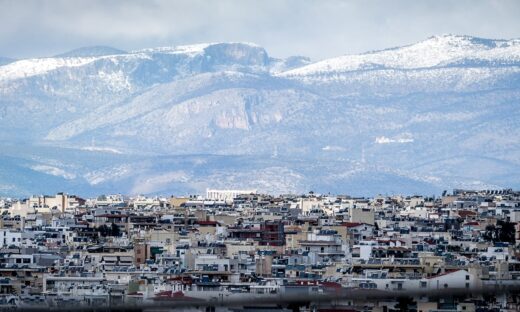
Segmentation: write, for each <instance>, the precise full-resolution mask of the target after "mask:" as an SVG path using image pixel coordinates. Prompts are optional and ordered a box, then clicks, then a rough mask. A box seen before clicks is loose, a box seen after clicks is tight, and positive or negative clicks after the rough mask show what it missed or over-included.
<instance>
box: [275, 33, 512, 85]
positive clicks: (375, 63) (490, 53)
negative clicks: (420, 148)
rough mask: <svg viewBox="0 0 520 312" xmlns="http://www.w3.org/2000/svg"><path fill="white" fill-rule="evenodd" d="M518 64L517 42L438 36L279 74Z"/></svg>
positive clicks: (326, 73)
mask: <svg viewBox="0 0 520 312" xmlns="http://www.w3.org/2000/svg"><path fill="white" fill-rule="evenodd" d="M513 63H520V41H519V40H516V39H513V40H492V39H483V38H477V37H471V36H459V35H440V36H433V37H430V38H428V39H426V40H424V41H421V42H418V43H415V44H412V45H408V46H403V47H397V48H391V49H386V50H381V51H372V52H367V53H363V54H357V55H345V56H340V57H335V58H331V59H326V60H323V61H320V62H317V63H314V64H311V65H308V66H304V67H301V68H297V69H294V70H291V71H287V72H285V73H282V74H281V75H282V76H288V77H291V76H295V77H298V76H306V77H312V76H319V77H320V78H323V76H324V75H335V76H336V77H337V75H338V74H341V73H345V72H351V71H357V70H367V69H368V70H370V69H420V68H431V67H443V66H453V65H456V66H458V65H467V64H471V65H472V66H478V65H479V64H485V65H486V66H487V65H489V64H492V65H500V64H508V65H511V64H513Z"/></svg>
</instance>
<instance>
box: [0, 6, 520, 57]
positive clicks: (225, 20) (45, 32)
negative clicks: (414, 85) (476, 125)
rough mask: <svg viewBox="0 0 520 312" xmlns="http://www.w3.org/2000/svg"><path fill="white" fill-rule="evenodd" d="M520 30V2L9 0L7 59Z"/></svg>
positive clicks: (349, 49) (362, 43)
mask: <svg viewBox="0 0 520 312" xmlns="http://www.w3.org/2000/svg"><path fill="white" fill-rule="evenodd" d="M446 33H451V34H467V35H474V36H480V37H486V38H503V39H510V38H519V37H520V1H517V0H510V1H506V0H502V1H476V0H467V1H466V0H457V1H441V0H433V1H417V0H414V1H366V0H364V1H339V0H337V1H336V0H330V1H327V0H316V1H305V0H299V1H296V0H295V1H290V0H288V1H283V0H272V1H268V0H258V1H246V0H236V1H233V0H229V1H209V0H208V1H198V0H187V1H153V0H143V1H131V0H124V1H110V0H85V1H83V0H80V1H73V0H63V1H59V0H54V1H51V0H40V1H37V0H34V1H32V0H0V56H7V57H13V58H24V57H33V56H50V55H54V54H58V53H61V52H65V51H68V50H71V49H74V48H78V47H83V46H90V45H109V46H113V47H116V48H120V49H125V50H133V49H140V48H145V47H156V46H170V45H181V44H190V43H201V42H221V41H247V42H255V43H257V44H259V45H262V46H263V47H265V48H266V49H267V51H268V52H269V54H270V55H272V56H275V57H285V56H289V55H305V56H310V57H311V58H312V59H314V60H317V59H322V58H326V57H331V56H338V55H343V54H352V53H359V52H365V51H368V50H376V49H382V48H388V47H395V46H399V45H405V44H410V43H414V42H417V41H420V40H424V39H426V38H428V37H430V36H432V35H437V34H446Z"/></svg>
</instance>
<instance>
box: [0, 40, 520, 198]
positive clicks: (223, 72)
mask: <svg viewBox="0 0 520 312" xmlns="http://www.w3.org/2000/svg"><path fill="white" fill-rule="evenodd" d="M519 101H520V41H519V40H491V39H482V38H474V37H468V36H452V35H445V36H436V37H432V38H429V39H427V40H425V41H422V42H419V43H417V44H413V45H409V46H406V47H399V48H393V49H388V50H383V51H374V52H368V53H365V54H360V55H347V56H341V57H338V58H332V59H328V60H323V61H319V62H316V63H310V61H309V60H308V59H307V58H304V57H289V58H287V59H277V58H273V57H271V56H269V55H268V54H267V52H266V51H265V50H264V49H263V48H261V47H259V46H257V45H254V44H249V43H213V44H198V45H190V46H180V47H163V48H153V49H144V50H139V51H131V52H126V53H124V52H123V51H117V50H113V49H111V48H88V49H79V50H77V51H73V52H72V53H68V54H65V55H62V56H58V57H55V58H43V59H29V60H19V61H15V62H12V63H9V64H6V65H2V66H0V121H1V123H0V142H1V143H0V147H3V152H2V153H1V154H0V157H5V159H8V161H7V163H8V164H10V165H5V166H4V167H2V168H3V169H1V168H0V169H1V170H3V171H1V172H3V175H0V185H3V190H4V191H2V188H1V187H0V194H1V193H2V192H3V193H15V194H24V195H28V194H30V193H33V192H36V193H40V192H43V191H45V192H49V191H51V190H56V191H59V190H65V191H68V190H70V191H74V192H81V193H85V194H95V193H96V192H128V193H154V192H201V191H203V190H204V188H206V187H229V188H247V187H255V188H258V189H259V190H261V191H266V192H267V191H269V192H280V193H283V192H302V191H308V190H310V189H312V190H314V191H318V192H329V191H330V192H342V193H351V194H358V195H359V194H361V195H369V194H374V193H379V192H387V193H392V192H406V193H410V192H412V193H421V192H428V193H435V192H440V191H442V190H443V189H446V188H448V189H449V188H451V187H476V188H491V187H520V184H519V182H518V181H517V179H516V177H517V176H518V174H520V161H519V159H520V142H519V141H518V140H517V139H516V138H517V137H520V124H519V120H520V118H519V117H520V108H519V106H518V103H519ZM34 155H39V157H37V158H35V157H34ZM17 173H19V174H17ZM47 176H48V177H49V178H50V179H51V180H52V181H56V182H53V183H49V184H47V185H46V186H43V185H41V186H40V184H44V181H45V177H47ZM32 177H34V178H32ZM51 180H50V181H51ZM31 181H32V182H31ZM35 181H37V182H35ZM61 185H62V187H61V188H60V186H61Z"/></svg>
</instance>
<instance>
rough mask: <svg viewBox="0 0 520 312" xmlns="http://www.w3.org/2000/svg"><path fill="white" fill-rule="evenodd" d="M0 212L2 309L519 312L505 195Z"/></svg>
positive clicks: (183, 200)
mask: <svg viewBox="0 0 520 312" xmlns="http://www.w3.org/2000/svg"><path fill="white" fill-rule="evenodd" d="M0 214H1V218H0V248H1V249H0V274H1V276H0V308H20V307H21V308H24V307H29V308H30V307H60V308H64V307H68V306H70V307H78V306H80V305H84V306H119V305H121V306H124V305H132V306H135V305H136V304H141V305H143V306H148V305H150V306H154V305H165V306H169V305H171V306H173V305H175V304H183V305H184V307H190V308H194V309H197V308H200V309H206V310H210V311H214V310H222V311H224V310H225V311H231V310H233V311H248V310H250V311H256V310H259V309H260V310H261V311H267V310H269V311H273V310H276V311H279V310H284V311H290V310H295V309H296V310H312V311H322V312H323V311H328V312H330V311H381V312H390V311H402V310H412V311H417V312H428V311H430V312H432V311H446V312H447V311H519V310H520V296H519V295H517V294H518V293H519V292H518V291H517V290H518V288H517V287H518V286H520V261H519V260H520V249H518V248H517V247H518V244H517V242H520V192H515V191H512V190H499V191H497V190H493V191H469V190H454V191H453V192H452V193H450V194H446V192H445V193H444V194H443V195H442V196H440V197H424V196H407V197H406V196H377V197H374V198H355V197H350V196H341V195H334V196H333V195H321V194H315V193H313V192H310V193H308V194H304V195H280V196H272V195H265V194H258V193H257V192H256V190H243V191H241V190H208V191H207V194H206V195H205V196H198V195H197V196H195V195H193V196H186V197H175V196H172V197H145V196H138V197H135V198H131V197H126V196H122V195H102V196H99V197H98V198H92V199H83V198H80V197H78V196H72V195H68V194H64V193H59V194H56V195H54V196H33V197H30V198H26V199H10V198H0ZM515 289H516V290H515ZM439 294H440V295H439ZM367 296H368V297H367ZM370 296H372V297H370ZM367 298H372V299H367ZM231 306H233V307H231Z"/></svg>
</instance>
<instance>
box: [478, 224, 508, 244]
mask: <svg viewBox="0 0 520 312" xmlns="http://www.w3.org/2000/svg"><path fill="white" fill-rule="evenodd" d="M515 232H516V229H515V223H513V222H507V221H498V222H497V225H496V226H495V225H488V226H486V230H485V232H484V235H482V237H483V238H484V239H485V240H487V241H490V242H494V243H495V242H504V243H510V244H515V242H516V240H515Z"/></svg>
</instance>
